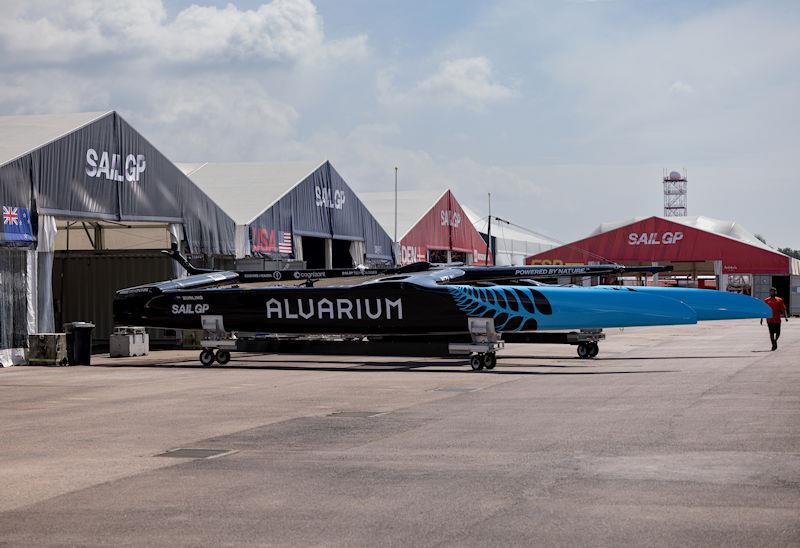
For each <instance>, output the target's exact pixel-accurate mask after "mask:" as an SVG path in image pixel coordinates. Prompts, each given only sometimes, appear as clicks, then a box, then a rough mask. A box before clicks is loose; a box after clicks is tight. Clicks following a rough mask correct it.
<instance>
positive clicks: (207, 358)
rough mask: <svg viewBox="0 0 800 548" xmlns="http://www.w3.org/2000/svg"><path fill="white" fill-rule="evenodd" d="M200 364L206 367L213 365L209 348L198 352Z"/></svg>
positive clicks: (212, 357)
mask: <svg viewBox="0 0 800 548" xmlns="http://www.w3.org/2000/svg"><path fill="white" fill-rule="evenodd" d="M200 363H202V364H203V365H205V366H206V367H209V366H211V365H214V352H213V351H212V350H211V349H210V348H206V349H204V350H203V351H202V352H200Z"/></svg>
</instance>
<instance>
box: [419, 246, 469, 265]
mask: <svg viewBox="0 0 800 548" xmlns="http://www.w3.org/2000/svg"><path fill="white" fill-rule="evenodd" d="M428 260H429V261H430V262H432V263H465V264H467V263H470V262H472V257H471V254H468V253H465V252H464V251H450V250H447V249H429V250H428Z"/></svg>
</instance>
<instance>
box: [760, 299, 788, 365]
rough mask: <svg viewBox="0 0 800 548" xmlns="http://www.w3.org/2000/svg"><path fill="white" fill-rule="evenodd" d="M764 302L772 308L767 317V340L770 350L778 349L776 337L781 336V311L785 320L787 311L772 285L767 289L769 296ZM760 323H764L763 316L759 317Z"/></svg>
mask: <svg viewBox="0 0 800 548" xmlns="http://www.w3.org/2000/svg"><path fill="white" fill-rule="evenodd" d="M764 302H765V303H767V304H768V305H769V307H770V308H771V309H772V317H771V318H767V328H768V329H769V340H770V341H771V342H772V350H777V349H778V339H779V338H780V336H781V313H783V315H784V317H785V318H786V321H787V322H788V321H789V312H788V311H787V310H786V303H784V302H783V299H781V298H780V297H778V290H777V289H775V288H774V287H772V288H770V290H769V297H767V298H766V299H764ZM761 325H764V318H761Z"/></svg>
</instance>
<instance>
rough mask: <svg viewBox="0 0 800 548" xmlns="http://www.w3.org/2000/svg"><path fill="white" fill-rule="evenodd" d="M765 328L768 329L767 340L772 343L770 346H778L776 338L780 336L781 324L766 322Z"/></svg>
mask: <svg viewBox="0 0 800 548" xmlns="http://www.w3.org/2000/svg"><path fill="white" fill-rule="evenodd" d="M767 329H769V340H770V342H771V343H772V346H778V339H779V338H780V337H781V324H780V322H778V323H769V322H768V323H767Z"/></svg>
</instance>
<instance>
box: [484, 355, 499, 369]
mask: <svg viewBox="0 0 800 548" xmlns="http://www.w3.org/2000/svg"><path fill="white" fill-rule="evenodd" d="M495 365H497V356H496V355H495V353H494V352H489V353H488V354H484V356H483V366H484V367H485V368H486V369H494V366H495Z"/></svg>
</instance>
